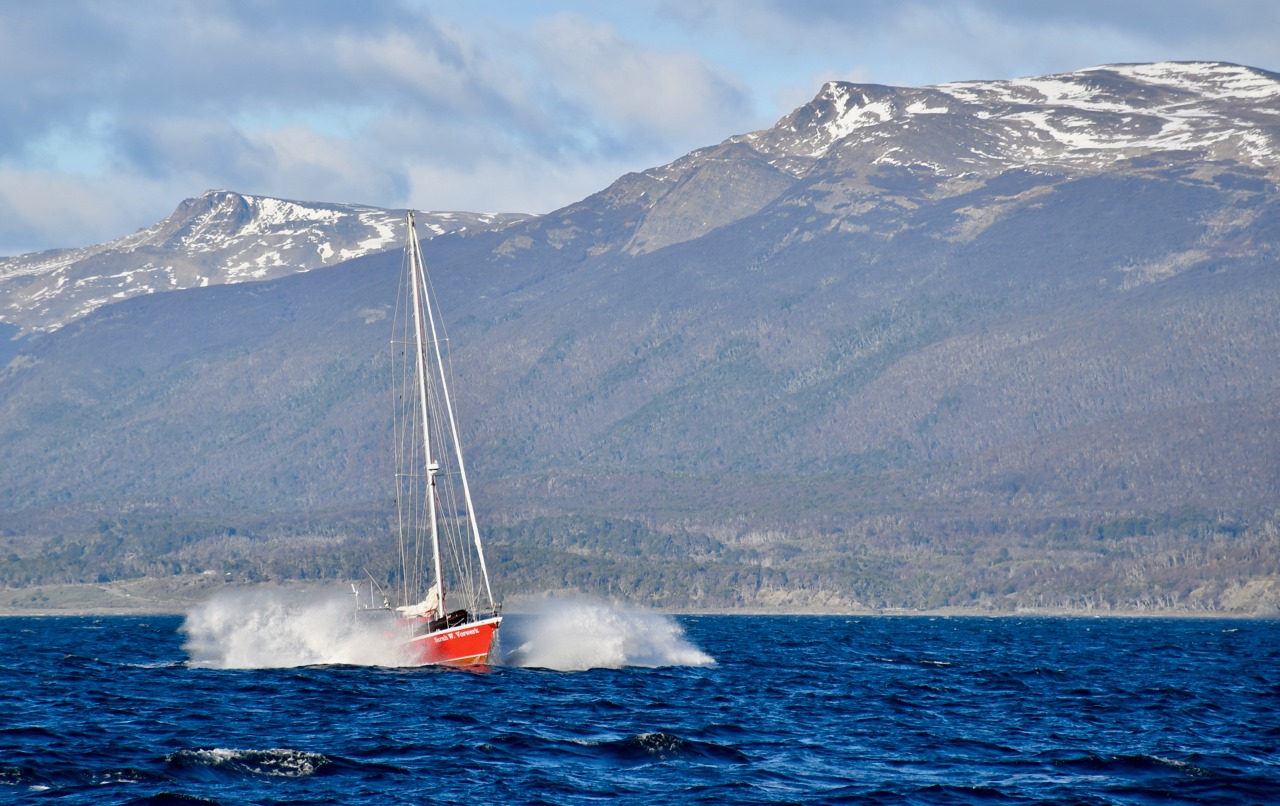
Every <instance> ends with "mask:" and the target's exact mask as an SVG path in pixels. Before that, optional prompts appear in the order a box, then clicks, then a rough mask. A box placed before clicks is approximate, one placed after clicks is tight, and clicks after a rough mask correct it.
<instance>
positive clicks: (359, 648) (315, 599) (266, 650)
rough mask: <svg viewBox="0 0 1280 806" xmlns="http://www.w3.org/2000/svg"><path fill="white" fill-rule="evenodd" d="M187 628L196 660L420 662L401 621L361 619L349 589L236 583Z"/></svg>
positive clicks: (215, 664) (239, 665) (242, 663)
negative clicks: (410, 652)
mask: <svg viewBox="0 0 1280 806" xmlns="http://www.w3.org/2000/svg"><path fill="white" fill-rule="evenodd" d="M182 630H183V632H185V633H186V635H187V641H186V644H185V647H184V648H185V649H186V650H187V654H188V656H189V657H190V659H191V660H190V662H191V664H192V665H193V666H205V667H210V668H215V669H267V668H287V667H293V666H314V665H322V664H333V663H342V664H352V665H361V666H409V665H413V664H412V661H411V660H410V658H408V657H407V655H406V653H405V652H404V649H403V636H402V635H401V634H400V633H399V632H398V631H397V630H396V629H395V626H394V622H392V621H391V620H390V618H387V619H372V620H364V619H357V618H356V617H355V612H354V608H353V605H352V602H351V598H350V597H348V596H341V595H333V594H305V593H297V592H287V591H266V590H245V589H241V590H230V591H226V592H223V593H219V594H218V595H216V596H214V597H213V598H211V599H209V600H208V601H207V602H204V603H203V604H201V605H199V606H197V607H195V608H194V609H192V610H191V611H190V612H188V613H187V617H186V620H185V621H184V622H183V625H182Z"/></svg>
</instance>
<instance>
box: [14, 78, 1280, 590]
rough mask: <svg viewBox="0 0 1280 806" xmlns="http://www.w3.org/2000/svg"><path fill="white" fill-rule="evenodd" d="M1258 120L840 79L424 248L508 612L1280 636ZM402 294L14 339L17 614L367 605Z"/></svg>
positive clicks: (1270, 246)
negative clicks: (80, 602)
mask: <svg viewBox="0 0 1280 806" xmlns="http://www.w3.org/2000/svg"><path fill="white" fill-rule="evenodd" d="M1278 99H1280V76H1277V75H1276V74H1272V73H1268V72H1265V71H1261V70H1257V69H1253V68H1248V67H1240V66H1236V65H1228V64H1221V63H1180V64H1154V65H1111V66H1103V67H1097V68H1092V69H1088V70H1082V71H1079V72H1075V73H1069V74H1063V75H1058V76H1047V77H1038V78H1028V79H1019V80H1013V81H988V82H962V83H955V84H944V85H938V86H935V87H927V88H897V87H883V86H874V85H856V84H849V83H841V82H833V83H829V84H827V85H826V86H824V87H823V88H822V89H821V91H820V92H819V93H818V95H817V96H816V97H815V98H814V100H813V101H812V102H810V103H809V104H806V105H805V106H803V107H801V108H800V109H798V110H796V111H794V112H793V113H791V114H789V115H788V116H786V117H784V118H783V119H782V120H781V121H779V122H778V124H777V125H776V126H774V127H773V128H771V129H768V130H765V131H761V132H754V133H749V134H745V135H740V136H736V137H731V138H729V139H727V140H725V141H724V142H722V143H719V144H717V145H714V146H710V147H708V148H704V149H699V150H697V151H694V152H692V153H690V154H688V155H686V156H685V157H682V158H680V159H678V160H676V161H675V162H673V163H671V164H669V165H665V166H659V167H655V168H652V169H650V170H647V171H643V172H639V173H635V174H628V175H626V176H623V177H621V178H619V179H618V180H617V181H616V182H615V183H614V184H612V185H611V186H610V187H608V188H606V189H604V190H602V191H601V192H599V193H597V194H594V195H592V196H590V197H588V198H586V199H584V200H582V201H581V202H578V203H575V204H572V205H569V206H568V207H565V208H563V209H561V210H558V211H556V212H554V213H551V214H548V215H545V216H540V217H536V218H525V219H521V220H505V219H502V220H495V221H493V222H492V226H488V227H487V228H486V227H481V226H478V225H477V226H470V225H469V228H468V230H467V231H466V232H465V233H463V232H458V233H444V234H441V235H439V236H437V237H435V238H434V239H433V240H432V241H431V242H430V244H428V245H427V258H428V260H429V262H430V264H431V269H432V277H433V282H434V285H435V290H436V293H437V296H438V297H439V298H440V300H441V302H442V307H443V308H444V310H445V311H446V312H447V313H448V316H449V322H448V323H447V324H448V328H449V339H450V346H451V349H452V351H453V353H454V356H455V369H456V371H457V373H458V382H457V384H456V385H455V388H456V389H457V390H458V391H459V394H460V396H461V400H460V401H459V404H460V414H459V417H460V419H461V421H462V423H463V429H464V431H465V432H466V433H465V435H464V439H465V440H466V442H467V444H468V445H470V446H473V450H472V452H471V454H470V455H469V457H468V465H469V467H470V468H471V469H472V472H473V474H474V475H475V476H476V486H477V497H478V499H479V500H477V504H478V505H479V507H480V508H481V509H482V510H484V511H486V512H488V514H489V519H488V520H489V523H490V524H491V527H492V529H493V536H492V538H491V542H492V543H493V544H494V546H495V549H494V550H495V552H496V555H497V556H496V557H495V558H494V560H493V565H494V566H495V569H496V572H497V575H498V577H499V579H505V580H506V585H507V586H508V590H514V591H518V590H545V589H554V588H557V587H563V588H571V589H579V590H588V591H591V592H594V593H598V594H601V595H613V596H622V597H625V598H629V599H632V600H637V601H651V602H655V603H659V604H664V605H667V606H672V607H684V608H697V607H744V606H745V607H800V608H807V609H827V608H836V609H841V608H852V607H859V606H863V607H936V606H945V605H950V606H957V605H976V606H981V607H987V608H991V609H1009V608H1017V607H1084V608H1095V609H1106V608H1120V607H1124V608H1134V607H1162V608H1175V609H1184V610H1197V609H1204V610H1228V611H1236V612H1259V611H1264V610H1266V609H1267V608H1273V607H1274V606H1275V605H1276V603H1278V602H1280V584H1278V583H1277V580H1278V579H1280V540H1277V535H1278V534H1280V525H1278V524H1280V517H1278V513H1277V510H1276V501H1277V500H1280V440H1278V439H1277V433H1280V403H1278V402H1277V401H1280V377H1278V376H1277V373H1276V358H1275V357H1276V356H1277V355H1280V321H1277V319H1276V317H1275V311H1276V310H1280V272H1278V271H1277V269H1278V266H1277V262H1278V258H1277V250H1278V247H1280V191H1278V184H1280V150H1278V145H1280V103H1277V100H1278ZM482 223H483V222H482ZM281 226H282V227H285V228H300V227H299V225H298V224H296V223H294V224H287V223H284V224H281ZM315 227H316V229H317V230H318V231H319V232H321V233H322V235H317V236H316V237H317V238H328V237H330V236H329V235H327V234H323V233H327V232H328V230H327V229H325V227H324V226H320V225H318V224H317V225H315ZM320 242H323V241H320ZM331 242H335V243H336V241H331ZM166 243H169V244H171V246H170V247H169V248H170V249H171V250H172V251H173V254H175V255H177V256H178V257H173V258H172V260H174V261H177V260H179V257H180V256H182V255H185V254H187V253H186V252H185V251H184V249H185V247H182V246H181V243H182V242H181V241H179V240H170V241H166ZM304 251H308V250H306V249H304ZM309 251H310V252H314V251H315V247H314V246H313V247H309ZM127 252H128V250H127V249H122V250H121V254H127ZM399 259H400V258H399V254H398V249H392V250H391V251H388V252H374V253H370V254H367V255H364V256H362V257H359V258H356V259H353V260H350V261H347V262H344V263H340V264H337V265H331V266H327V267H325V268H324V269H323V270H320V271H309V272H305V273H301V272H293V273H290V274H289V275H288V276H280V277H277V278H275V279H270V280H266V281H262V282H252V283H240V284H235V285H231V284H227V285H222V286H219V287H213V286H210V287H207V288H192V289H189V290H184V291H174V292H171V293H164V294H159V293H157V294H150V295H144V296H139V297H135V298H131V299H125V300H122V301H119V302H114V303H112V304H109V305H104V306H102V307H99V308H97V309H96V310H94V311H92V312H90V313H87V314H85V315H83V316H81V317H79V318H71V317H70V316H69V315H56V316H55V315H50V314H46V313H40V312H38V311H35V310H34V309H35V308H38V307H39V306H40V305H41V303H40V302H39V301H38V300H37V301H36V302H28V303H19V304H18V308H16V309H14V310H17V311H19V313H21V314H22V315H23V316H28V317H29V318H26V319H21V320H19V318H18V314H15V315H14V316H13V317H9V316H8V315H6V321H10V322H15V323H16V322H18V321H22V322H25V323H27V324H26V325H24V326H25V327H27V328H28V329H29V331H28V332H31V331H37V330H39V331H40V332H34V333H32V335H29V337H28V338H26V339H25V340H24V341H22V342H20V346H19V348H18V354H17V355H16V356H14V357H13V359H12V360H11V361H10V362H9V364H8V367H7V369H5V370H4V372H3V375H0V445H3V446H4V453H5V456H6V462H5V463H4V464H3V466H2V467H0V511H2V512H3V513H4V520H5V523H6V526H5V527H3V528H4V531H3V532H0V541H3V543H4V545H0V578H3V579H8V580H10V581H12V582H15V583H32V582H40V581H46V582H47V581H57V580H63V579H65V580H72V579H75V580H85V579H93V578H94V575H98V576H101V577H105V578H108V579H110V578H119V577H123V576H127V575H130V574H152V575H154V574H165V573H175V572H187V571H208V570H212V571H217V572H218V573H219V574H221V573H234V574H238V575H257V576H289V575H292V576H297V575H311V576H316V575H320V576H323V575H327V574H331V575H341V574H356V573H359V569H360V568H361V567H362V566H365V567H367V566H368V565H369V563H370V562H372V560H370V557H372V556H373V551H374V548H373V547H374V546H375V545H377V543H378V541H379V540H382V539H384V538H383V536H382V535H383V531H382V530H383V529H384V528H385V522H386V518H387V517H388V515H389V511H390V505H389V503H388V502H387V501H386V494H387V493H386V491H387V490H388V489H389V485H387V484H386V483H385V479H386V474H387V473H388V472H389V471H388V470H387V469H386V463H387V459H386V457H387V456H388V448H387V441H388V434H387V428H388V427H389V421H388V420H389V415H388V412H387V409H388V406H387V404H386V401H385V399H384V398H385V395H384V392H383V389H384V386H385V385H384V383H383V381H382V377H383V376H384V374H385V369H386V365H387V364H388V360H387V358H388V357H387V355H386V352H387V347H386V344H387V338H388V334H387V328H388V325H387V316H388V306H389V304H390V301H391V299H392V298H393V296H394V291H395V285H396V282H397V277H398V272H399ZM241 262H243V261H241ZM220 265H221V264H220ZM237 265H239V264H238V263H237ZM297 268H298V269H305V268H306V267H305V266H301V265H299V266H298V267H297ZM41 317H45V318H41ZM57 323H65V324H62V326H61V327H58V328H57V329H51V328H53V327H54V326H55V324H57ZM6 556H7V557H8V560H7V561H6V560H4V558H5V557H6Z"/></svg>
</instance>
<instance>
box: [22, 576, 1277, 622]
mask: <svg viewBox="0 0 1280 806" xmlns="http://www.w3.org/2000/svg"><path fill="white" fill-rule="evenodd" d="M234 590H244V591H249V590H256V591H263V590H274V591H281V592H286V593H289V594H305V593H316V594H320V595H325V596H348V595H350V594H349V593H347V592H346V589H345V586H343V585H342V583H340V582H335V581H334V580H313V581H297V580H293V581H287V582H268V583H253V584H247V583H235V582H227V581H225V580H224V579H223V578H221V577H217V576H213V575H207V574H202V575H188V576H180V577H170V578H164V579H137V580H128V581H124V582H104V583H85V584H74V585H41V586H35V587H31V588H2V589H0V618H3V617H24V616H25V617H60V616H62V617H108V616H148V615H157V616H182V615H186V614H187V613H188V612H189V611H190V610H191V609H192V608H195V607H198V606H200V605H201V604H203V603H204V602H206V601H208V600H209V599H211V598H212V597H214V596H215V595H217V594H218V593H220V592H222V591H234ZM562 596H563V597H564V598H579V599H584V600H589V601H603V600H601V599H599V597H593V596H585V595H578V594H572V593H564V594H562ZM545 598H546V596H515V597H511V599H510V600H509V602H508V607H507V608H506V610H505V612H506V613H507V614H508V615H522V614H524V613H526V612H532V610H536V608H532V610H526V607H528V606H529V605H533V604H535V603H536V602H538V601H539V600H542V599H545ZM612 604H613V605H614V606H616V607H621V608H624V609H626V608H634V609H644V610H651V611H654V612H659V613H664V614H667V615H681V616H811V617H844V618H863V617H873V618H912V617H916V618H918V617H928V618H1187V619H1224V620H1258V619H1276V618H1280V611H1277V609H1276V608H1274V607H1269V606H1264V607H1255V608H1253V609H1248V610H1245V609H1243V608H1242V609H1238V610H1191V609H1171V608H1161V609H1155V608H1149V609H1136V608H1135V609H1116V608H1108V609H1100V608H1083V607H1080V608H1073V607H1037V608H1026V607H1024V608H1016V609H1007V610H1002V609H996V608H984V607H940V608H932V609H927V610H915V609H911V608H847V609H829V608H828V609H823V608H805V607H778V608H762V607H759V606H755V607H743V608H730V607H704V608H680V607H661V606H657V607H655V606H652V605H644V604H637V603H632V602H616V603H612ZM1268 604H1270V603H1268Z"/></svg>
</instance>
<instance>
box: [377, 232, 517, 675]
mask: <svg viewBox="0 0 1280 806" xmlns="http://www.w3.org/2000/svg"><path fill="white" fill-rule="evenodd" d="M407 229H408V236H407V238H406V243H405V249H404V265H403V270H402V272H401V280H400V293H399V295H398V301H397V305H396V312H395V316H394V318H393V320H394V323H395V324H394V330H393V333H392V362H391V363H392V367H393V374H394V378H393V384H392V385H393V387H394V400H395V417H394V419H395V437H394V441H395V455H396V463H395V465H396V471H395V479H396V509H397V513H398V518H397V520H398V524H399V529H398V548H399V555H400V556H399V565H400V581H399V587H400V590H398V591H397V592H396V598H397V599H399V600H400V601H401V602H402V604H400V605H399V606H393V605H392V603H391V601H390V600H391V597H390V596H389V595H387V596H384V598H383V607H381V608H376V609H380V610H390V611H391V612H392V613H393V614H394V616H395V617H396V620H397V622H398V624H399V626H400V627H401V628H402V630H403V635H404V641H405V649H406V650H407V652H408V653H409V657H410V660H411V661H413V662H416V663H422V664H445V665H450V666H475V665H484V664H487V663H489V662H490V659H491V658H493V656H494V653H495V648H496V644H497V637H498V628H499V627H500V626H501V624H502V615H501V605H500V604H499V603H498V602H497V601H496V600H495V599H494V596H493V587H492V585H491V583H490V580H489V569H488V567H487V566H486V564H485V559H484V546H483V543H482V541H481V537H480V527H479V525H478V523H477V521H476V516H475V507H474V506H473V504H472V499H471V485H470V483H469V482H468V480H467V469H466V463H465V462H464V461H463V458H462V445H461V441H460V440H459V437H458V420H457V417H456V415H455V413H454V406H453V399H452V397H451V396H450V392H449V389H450V385H451V384H452V382H453V374H452V369H451V367H450V364H449V359H448V350H447V343H446V342H447V340H446V339H443V338H442V337H441V334H442V333H443V329H444V321H443V319H442V318H441V316H440V314H439V311H438V309H437V308H436V305H435V298H434V293H433V291H432V289H431V284H430V279H429V276H428V274H427V269H426V264H425V262H424V261H423V259H422V249H421V246H420V245H419V243H418V233H417V228H416V226H415V224H414V219H413V213H412V212H410V213H409V214H408V228H407ZM371 597H372V591H371Z"/></svg>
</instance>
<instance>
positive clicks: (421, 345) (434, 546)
mask: <svg viewBox="0 0 1280 806" xmlns="http://www.w3.org/2000/svg"><path fill="white" fill-rule="evenodd" d="M409 260H410V266H409V273H410V274H411V275H412V277H413V283H412V286H413V291H412V294H413V332H414V336H415V337H416V341H417V359H418V372H417V374H418V404H419V407H420V408H421V409H422V443H423V448H424V449H425V450H424V453H425V455H426V471H427V514H428V518H429V520H430V521H431V559H432V563H433V565H434V566H435V573H436V590H438V591H439V594H440V595H439V596H438V597H437V600H436V602H437V603H436V617H437V618H442V617H443V616H444V614H445V606H444V567H443V565H442V564H441V559H440V529H439V526H438V524H437V523H436V471H437V470H439V469H440V465H439V463H437V462H436V461H435V460H434V459H432V456H431V420H430V415H429V413H428V411H427V352H426V344H425V342H424V338H423V337H424V333H423V330H422V323H423V308H426V309H427V315H428V316H430V314H431V306H430V305H429V304H424V303H426V299H425V295H426V287H427V283H426V274H425V269H424V267H423V265H422V253H421V252H420V251H419V248H418V230H417V227H415V226H414V223H413V212H412V211H410V212H409ZM431 331H432V334H431V338H432V341H433V342H434V341H435V326H434V323H433V325H432V328H431ZM435 349H436V352H437V357H438V355H439V350H440V347H439V345H438V344H437V345H435ZM445 399H446V400H447V399H448V396H447V395H446V398H445ZM487 581H488V580H487V577H486V582H487Z"/></svg>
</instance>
